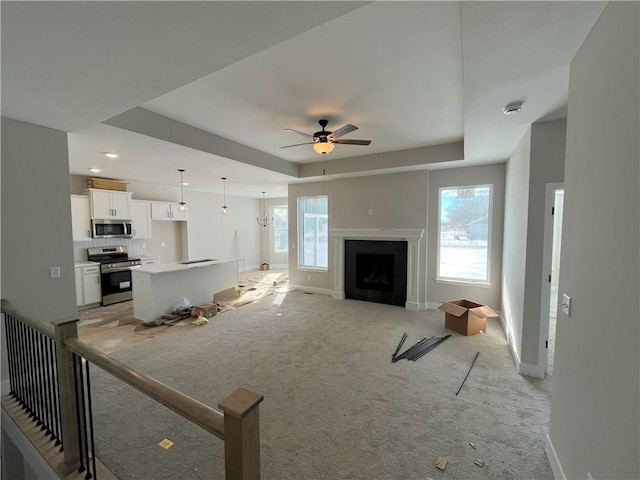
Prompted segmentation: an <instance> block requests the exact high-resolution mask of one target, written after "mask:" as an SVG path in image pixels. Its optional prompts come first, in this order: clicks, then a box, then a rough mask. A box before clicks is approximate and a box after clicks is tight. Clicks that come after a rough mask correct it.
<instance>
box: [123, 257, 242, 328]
mask: <svg viewBox="0 0 640 480" xmlns="http://www.w3.org/2000/svg"><path fill="white" fill-rule="evenodd" d="M131 273H132V275H131V276H132V282H133V316H134V318H136V319H137V320H141V321H143V322H149V321H155V320H158V319H159V318H161V317H162V315H167V314H170V313H172V312H173V311H174V310H175V305H176V302H178V300H180V299H181V298H182V297H186V298H188V299H189V301H190V302H191V304H192V305H197V304H199V303H211V302H213V295H214V294H216V293H218V292H222V291H224V290H227V289H229V288H234V287H236V286H237V281H238V274H237V262H236V261H235V260H227V261H222V260H215V259H203V260H189V261H185V262H175V263H155V264H151V265H143V266H141V267H137V268H134V269H132V271H131Z"/></svg>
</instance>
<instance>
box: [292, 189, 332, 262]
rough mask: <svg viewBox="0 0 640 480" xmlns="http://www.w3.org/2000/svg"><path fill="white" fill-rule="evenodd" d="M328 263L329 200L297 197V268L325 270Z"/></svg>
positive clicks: (320, 197) (324, 196)
mask: <svg viewBox="0 0 640 480" xmlns="http://www.w3.org/2000/svg"><path fill="white" fill-rule="evenodd" d="M328 263H329V199H328V197H327V196H326V195H322V196H317V197H298V266H299V267H310V268H321V269H325V270H326V269H327V266H328Z"/></svg>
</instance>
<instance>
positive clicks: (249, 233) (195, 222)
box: [184, 191, 262, 269]
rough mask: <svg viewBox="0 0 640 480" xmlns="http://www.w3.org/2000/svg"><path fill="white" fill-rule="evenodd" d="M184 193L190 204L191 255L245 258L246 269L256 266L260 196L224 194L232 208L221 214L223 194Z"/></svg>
mask: <svg viewBox="0 0 640 480" xmlns="http://www.w3.org/2000/svg"><path fill="white" fill-rule="evenodd" d="M184 197H185V201H186V202H187V203H188V205H189V212H188V215H189V220H188V222H187V229H188V234H187V236H188V252H189V258H190V259H198V258H217V259H221V260H233V259H237V260H239V261H241V260H242V259H244V260H245V262H246V266H247V268H248V269H255V268H258V265H259V264H260V262H261V258H262V252H261V250H260V226H259V225H258V223H257V222H256V217H257V216H258V215H259V206H260V201H259V200H257V199H254V198H241V197H230V196H229V195H227V205H229V208H230V210H231V211H230V213H229V214H228V215H222V214H221V213H220V207H222V204H223V196H222V195H218V194H214V193H204V192H192V191H185V194H184ZM236 231H237V232H238V240H237V241H236V235H235V233H236ZM239 265H241V264H240V263H239Z"/></svg>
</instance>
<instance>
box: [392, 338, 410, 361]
mask: <svg viewBox="0 0 640 480" xmlns="http://www.w3.org/2000/svg"><path fill="white" fill-rule="evenodd" d="M406 339H407V332H404V334H403V335H402V338H401V339H400V343H399V344H398V346H397V347H396V351H395V352H393V355H391V362H393V361H394V360H395V359H396V355H398V352H399V351H400V349H401V348H402V344H403V343H404V341H405V340H406Z"/></svg>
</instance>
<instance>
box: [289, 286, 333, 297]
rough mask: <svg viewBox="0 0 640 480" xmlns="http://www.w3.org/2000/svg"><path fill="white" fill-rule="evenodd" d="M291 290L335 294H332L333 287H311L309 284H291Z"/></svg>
mask: <svg viewBox="0 0 640 480" xmlns="http://www.w3.org/2000/svg"><path fill="white" fill-rule="evenodd" d="M289 290H300V291H301V292H308V293H319V294H320V295H328V296H333V295H331V289H330V288H320V287H309V286H307V285H291V284H289Z"/></svg>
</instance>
